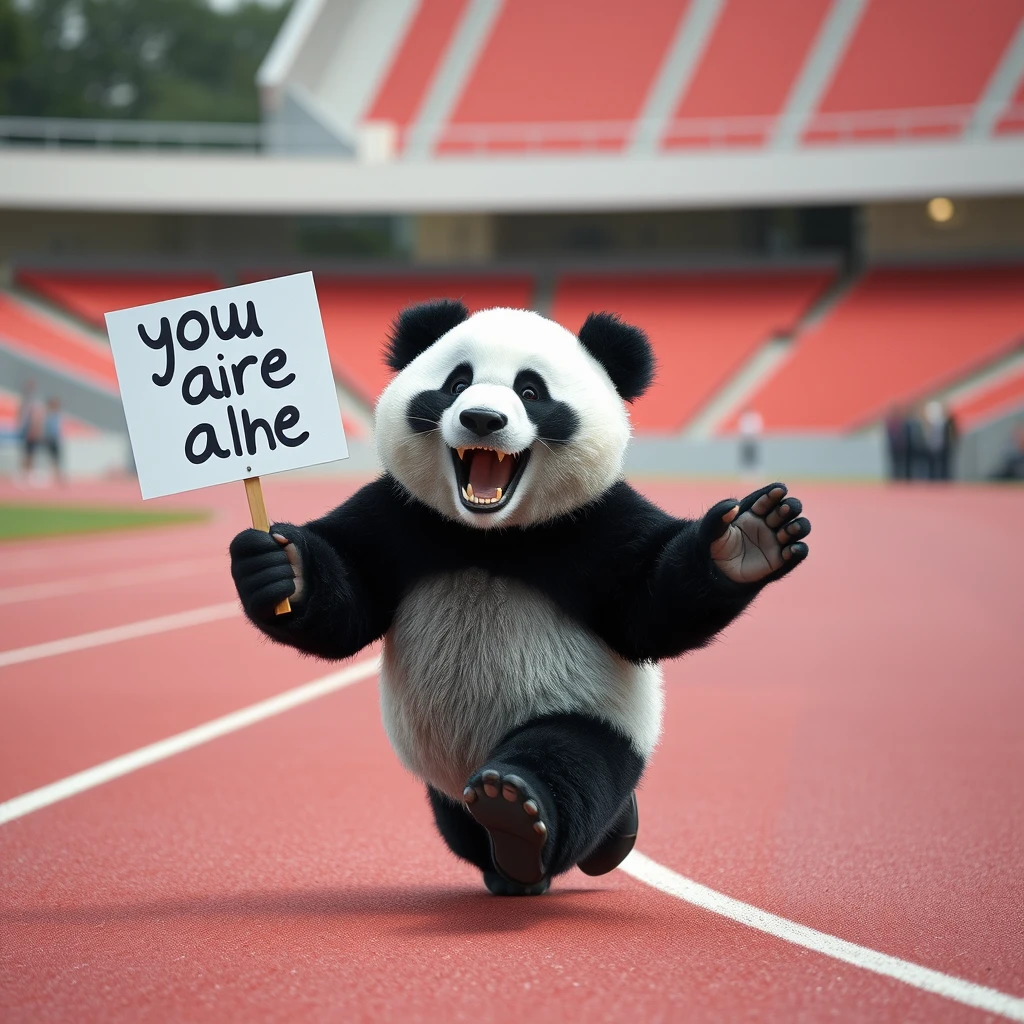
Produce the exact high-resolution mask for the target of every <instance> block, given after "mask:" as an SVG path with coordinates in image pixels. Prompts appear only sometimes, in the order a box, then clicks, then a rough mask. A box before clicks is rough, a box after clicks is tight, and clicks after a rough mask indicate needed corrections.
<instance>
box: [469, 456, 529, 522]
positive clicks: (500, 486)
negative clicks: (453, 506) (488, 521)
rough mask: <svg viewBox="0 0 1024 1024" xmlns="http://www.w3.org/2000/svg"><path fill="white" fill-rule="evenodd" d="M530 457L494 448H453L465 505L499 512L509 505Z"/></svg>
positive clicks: (472, 510) (479, 510) (476, 510)
mask: <svg viewBox="0 0 1024 1024" xmlns="http://www.w3.org/2000/svg"><path fill="white" fill-rule="evenodd" d="M529 458H530V450H529V448H527V449H526V450H525V451H521V452H519V453H518V454H513V453H512V452H502V451H497V450H496V449H494V448H453V449H452V462H453V463H454V464H455V479H456V480H457V481H458V485H459V497H460V499H461V500H462V504H463V505H464V506H465V507H466V508H468V509H469V510H470V511H471V512H497V511H498V510H499V509H500V508H503V507H504V506H505V505H507V504H508V502H509V499H510V498H511V497H512V494H513V492H514V491H515V489H516V484H518V483H519V480H520V478H521V477H522V475H523V470H524V469H525V468H526V463H527V462H528V461H529Z"/></svg>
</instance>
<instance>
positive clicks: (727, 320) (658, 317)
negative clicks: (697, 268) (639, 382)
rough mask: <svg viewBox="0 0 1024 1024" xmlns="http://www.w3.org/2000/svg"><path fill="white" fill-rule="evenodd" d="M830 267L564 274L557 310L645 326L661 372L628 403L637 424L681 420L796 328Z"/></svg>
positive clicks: (671, 424) (576, 317) (578, 317)
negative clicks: (769, 343)
mask: <svg viewBox="0 0 1024 1024" xmlns="http://www.w3.org/2000/svg"><path fill="white" fill-rule="evenodd" d="M830 276H831V275H830V274H829V273H828V272H825V271H800V272H798V271H792V272H789V271H784V272H778V273H764V272H761V273H738V272H737V273H708V274H682V273H659V274H643V275H630V276H626V275H615V276H612V275H596V274H592V275H572V274H569V275H566V276H565V277H563V278H562V279H561V280H560V281H559V283H558V289H557V291H556V293H555V305H554V318H555V319H556V320H558V321H559V323H561V324H564V325H565V326H566V327H568V328H569V329H570V330H572V331H577V330H579V328H580V326H581V325H582V324H583V321H584V320H585V319H586V317H587V314H588V313H591V312H594V311H599V310H608V311H610V312H614V313H619V314H621V316H622V317H623V318H624V319H625V320H627V321H629V322H631V323H636V324H638V325H639V326H641V327H643V329H644V330H645V331H647V333H648V335H649V337H650V339H651V342H652V344H653V346H654V351H655V354H656V356H657V359H658V367H659V369H658V377H657V380H656V382H655V384H654V386H653V387H652V388H651V390H650V391H649V392H648V393H647V394H646V395H644V397H643V398H641V399H640V400H639V401H638V402H637V403H636V407H635V408H634V409H633V410H632V411H631V417H632V420H633V424H634V426H635V427H636V428H637V430H640V431H649V432H661V433H673V432H675V431H678V430H680V429H681V428H683V427H684V426H685V425H686V424H687V423H688V422H689V421H690V420H691V419H692V418H693V417H694V416H695V415H696V413H697V412H698V411H699V410H700V409H701V408H702V407H703V406H704V405H706V404H707V402H708V401H709V400H710V399H711V398H712V397H713V395H714V394H715V392H716V391H717V390H718V389H719V388H720V387H722V385H723V384H725V382H726V381H727V380H728V379H729V378H730V376H732V374H734V373H735V372H736V371H737V370H738V369H739V368H740V367H741V366H742V365H743V363H744V362H745V361H746V360H747V359H748V358H749V357H750V356H751V355H752V354H753V353H754V352H755V351H756V350H757V348H758V347H759V346H760V345H761V344H762V343H763V342H764V341H765V340H767V339H768V338H770V337H771V336H772V335H773V334H776V333H779V332H788V331H790V330H792V328H793V327H794V325H795V324H796V322H797V321H798V320H799V318H800V316H801V314H802V313H804V312H805V311H806V309H807V307H808V305H809V304H810V303H811V302H812V301H813V300H814V298H815V297H816V296H817V295H818V294H820V293H821V291H822V290H823V289H824V288H825V286H826V285H827V284H828V282H829V280H830Z"/></svg>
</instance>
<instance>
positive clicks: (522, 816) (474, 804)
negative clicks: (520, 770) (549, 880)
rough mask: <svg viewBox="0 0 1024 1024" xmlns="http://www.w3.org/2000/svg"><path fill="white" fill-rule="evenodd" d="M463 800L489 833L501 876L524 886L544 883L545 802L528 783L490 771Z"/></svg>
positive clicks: (473, 780)
mask: <svg viewBox="0 0 1024 1024" xmlns="http://www.w3.org/2000/svg"><path fill="white" fill-rule="evenodd" d="M462 799H463V800H465V802H466V807H467V808H468V810H469V813H470V814H471V815H473V817H474V818H475V819H476V820H477V821H478V822H479V823H480V824H481V825H483V827H484V828H485V829H487V835H488V836H489V837H490V840H491V857H492V858H493V860H494V866H495V867H496V868H497V869H498V872H499V873H500V874H501V875H502V876H503V877H504V878H507V879H508V880H509V881H510V882H518V883H519V884H520V885H523V886H529V887H533V886H536V885H537V884H538V883H539V882H541V881H543V879H544V862H543V859H542V857H541V853H542V851H543V849H544V844H545V843H546V842H547V838H548V827H547V825H546V824H545V822H544V811H543V807H542V805H541V802H540V800H538V799H537V797H536V796H535V795H534V794H533V793H532V792H531V791H530V787H529V786H528V785H527V784H526V782H525V781H524V780H523V779H521V778H520V777H519V776H518V775H504V776H503V775H501V773H500V772H496V771H494V770H493V769H489V770H486V771H482V772H479V773H478V774H477V775H474V776H473V778H471V779H470V780H469V783H468V784H467V786H466V788H465V789H464V790H463V792H462ZM488 888H490V886H488ZM491 891H492V892H493V891H494V890H493V889H492V890H491ZM524 895H527V894H524Z"/></svg>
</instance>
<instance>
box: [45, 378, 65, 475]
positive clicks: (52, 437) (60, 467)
mask: <svg viewBox="0 0 1024 1024" xmlns="http://www.w3.org/2000/svg"><path fill="white" fill-rule="evenodd" d="M62 428H63V415H62V413H61V411H60V399H59V398H50V399H48V400H47V402H46V415H45V417H44V419H43V445H44V447H45V448H46V450H47V451H48V452H49V453H50V459H51V460H52V462H53V476H54V479H55V480H56V481H57V483H63V482H64V458H63V456H64V446H63V436H62V435H63V429H62Z"/></svg>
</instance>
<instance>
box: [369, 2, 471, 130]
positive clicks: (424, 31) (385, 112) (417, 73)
mask: <svg viewBox="0 0 1024 1024" xmlns="http://www.w3.org/2000/svg"><path fill="white" fill-rule="evenodd" d="M467 3H468V0H422V2H421V3H420V5H419V8H418V10H417V11H416V14H415V15H414V16H413V18H412V21H411V22H410V24H409V28H408V30H407V31H406V34H405V38H404V39H403V40H402V42H401V44H400V45H399V46H398V48H397V49H396V50H395V52H394V54H393V56H392V61H391V67H390V68H389V70H388V73H387V75H386V76H385V78H384V83H383V85H382V86H381V88H380V91H379V92H378V93H377V96H376V98H375V99H374V101H373V104H372V105H371V107H370V110H369V113H368V114H367V115H366V117H367V120H370V121H391V122H392V123H393V124H395V125H397V126H398V128H399V138H398V146H399V149H400V148H401V146H402V142H403V132H402V130H403V129H405V128H407V127H408V126H409V125H410V124H411V123H412V121H413V118H414V117H415V116H416V112H417V111H418V109H419V105H420V103H421V101H422V100H423V95H424V93H425V92H426V91H427V88H428V87H429V85H430V82H431V79H432V78H433V77H434V73H435V72H436V70H437V66H438V63H439V62H440V60H441V58H442V56H443V55H444V53H445V51H446V50H447V47H448V44H449V43H450V42H451V37H452V34H453V33H454V32H455V28H456V26H457V25H458V22H459V19H460V18H461V16H462V13H463V11H464V10H465V8H466V4H467Z"/></svg>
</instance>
